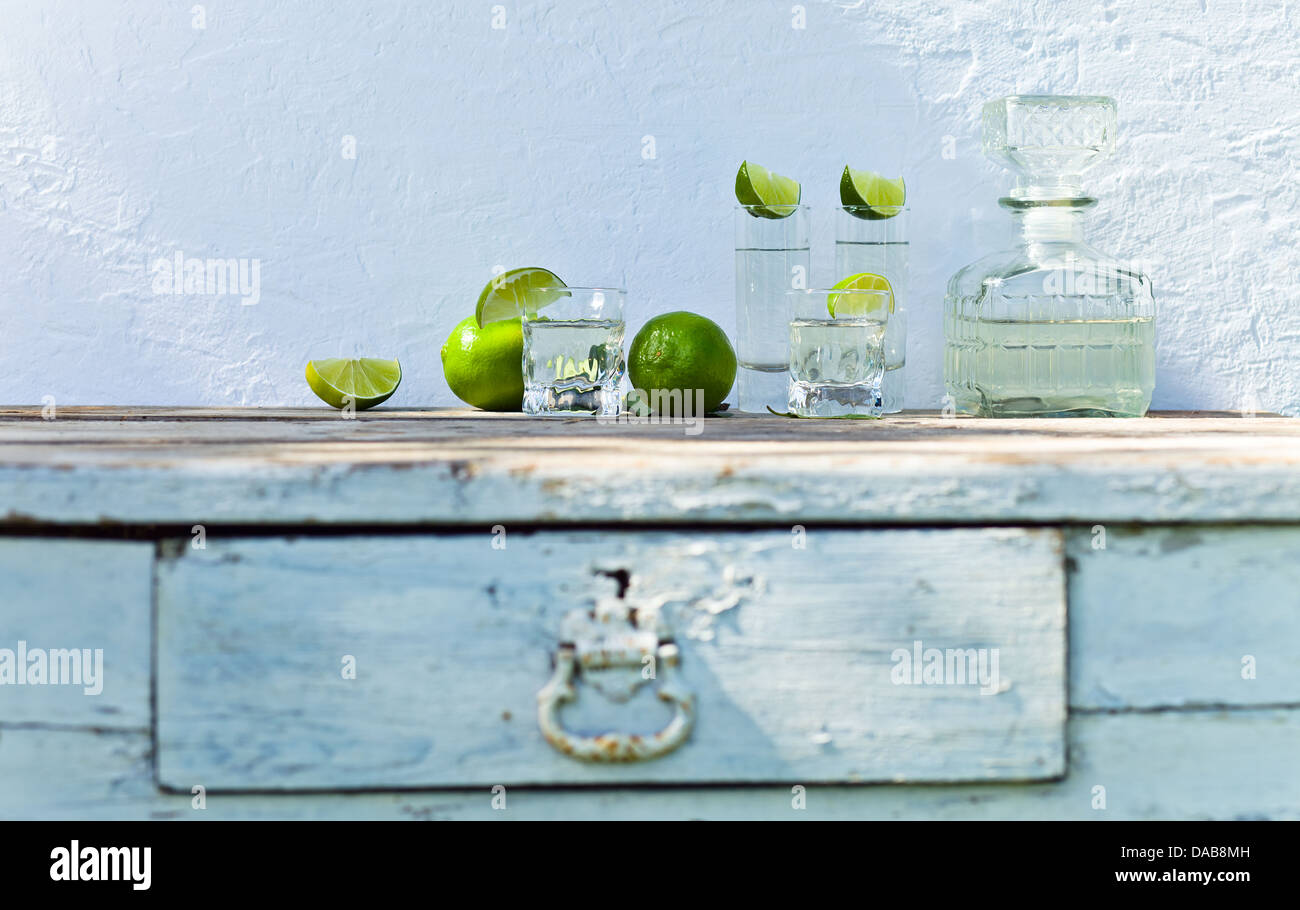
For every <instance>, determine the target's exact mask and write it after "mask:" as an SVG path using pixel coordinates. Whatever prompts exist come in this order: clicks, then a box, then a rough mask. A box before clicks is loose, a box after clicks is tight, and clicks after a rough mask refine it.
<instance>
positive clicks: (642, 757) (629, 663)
mask: <svg viewBox="0 0 1300 910" xmlns="http://www.w3.org/2000/svg"><path fill="white" fill-rule="evenodd" d="M597 613H600V611H597ZM657 622H658V618H657V616H653V617H651V618H644V617H641V618H638V617H637V615H636V611H629V610H626V609H624V610H623V611H622V615H621V616H620V615H619V614H618V612H615V613H614V614H613V615H611V614H608V613H604V614H601V615H600V617H599V618H596V616H593V614H592V613H591V612H588V611H582V613H581V615H576V614H571V615H570V617H569V618H568V619H566V627H567V630H568V631H575V629H576V630H577V631H579V632H585V633H587V634H586V635H584V636H582V637H575V639H571V640H573V641H574V643H573V644H568V643H566V644H562V645H561V646H560V648H559V650H558V651H557V652H556V654H555V673H554V674H552V676H551V679H550V681H549V682H547V684H546V685H545V686H543V687H542V689H541V691H540V692H538V693H537V725H538V727H540V728H541V731H542V736H543V737H545V739H546V741H547V742H548V743H550V744H551V746H553V747H554V748H555V749H556V750H558V751H559V752H562V753H564V754H565V755H567V756H569V757H570V758H574V759H577V760H578V761H587V762H635V761H649V760H650V759H654V758H659V757H660V756H663V755H667V754H668V753H669V752H671V751H673V750H674V749H676V748H677V747H678V746H680V745H681V744H682V743H684V742H686V740H687V739H689V738H690V735H691V730H692V728H693V727H694V726H695V694H694V693H693V692H692V691H691V690H690V689H689V688H687V686H686V685H685V683H684V682H682V680H680V679H679V678H678V674H677V666H678V663H679V662H680V660H681V653H680V652H679V651H678V648H677V645H675V644H673V643H672V642H671V641H663V640H662V639H661V637H660V634H659V633H657V632H655V631H651V630H649V629H647V628H646V626H653V625H654V624H657ZM611 626H612V627H614V628H611ZM593 633H594V634H593ZM648 655H653V656H654V661H655V677H656V681H657V682H658V684H659V685H658V690H657V692H656V694H657V695H658V697H659V699H660V701H665V702H667V703H668V704H670V705H672V706H673V717H672V720H670V721H669V722H668V724H667V725H666V726H665V727H664V728H663V729H662V730H660V731H659V732H658V733H653V734H649V735H641V734H635V733H617V732H609V733H602V734H600V735H598V736H579V735H577V734H574V733H570V732H569V731H568V730H566V729H564V724H563V722H562V721H561V720H560V707H561V706H562V705H564V704H566V703H569V702H574V701H577V698H578V690H577V687H576V686H575V685H574V677H575V675H577V671H578V668H579V667H581V669H582V671H583V678H584V680H589V681H591V682H592V686H593V688H596V689H598V690H600V691H602V692H604V693H605V694H606V695H607V696H608V697H609V698H611V699H612V700H614V701H626V700H628V699H629V698H631V696H632V694H633V693H634V692H635V691H636V690H637V689H638V688H640V686H641V684H642V683H643V682H644V679H642V677H641V668H642V666H643V664H644V663H645V661H644V658H645V657H646V656H648ZM592 671H596V672H595V675H596V676H599V675H600V671H610V672H612V673H619V672H621V673H622V677H621V682H615V683H614V684H613V685H612V687H611V685H610V684H603V685H602V684H601V683H600V682H597V681H594V680H591V678H590V676H589V675H588V674H589V673H591V672H592ZM629 674H632V675H630V676H629ZM629 680H630V681H629Z"/></svg>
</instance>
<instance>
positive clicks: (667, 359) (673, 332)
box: [627, 311, 736, 414]
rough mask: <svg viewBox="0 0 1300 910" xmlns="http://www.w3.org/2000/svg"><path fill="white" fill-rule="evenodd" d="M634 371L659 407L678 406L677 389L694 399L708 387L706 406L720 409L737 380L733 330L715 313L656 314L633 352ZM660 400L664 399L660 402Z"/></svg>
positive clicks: (651, 403) (630, 366) (654, 406)
mask: <svg viewBox="0 0 1300 910" xmlns="http://www.w3.org/2000/svg"><path fill="white" fill-rule="evenodd" d="M627 372H628V377H629V378H630V379H631V380H632V385H633V387H634V388H637V389H640V390H642V391H643V392H645V393H646V395H645V396H643V398H644V399H645V400H646V401H648V403H649V406H650V407H651V408H652V409H655V410H665V411H672V410H675V408H674V407H672V406H671V405H670V404H667V403H669V402H673V401H674V400H675V396H673V394H672V393H673V392H674V390H680V391H681V393H682V397H683V399H686V400H689V401H690V402H691V404H690V405H689V406H688V413H691V414H693V413H694V402H695V390H696V389H703V390H704V411H705V413H709V412H712V411H716V410H717V409H718V407H719V406H720V405H721V404H722V401H723V399H725V398H726V397H727V393H728V392H730V391H731V384H732V383H733V382H735V381H736V352H735V350H734V349H733V348H732V347H731V342H730V341H728V340H727V333H726V332H724V331H722V329H721V328H719V326H718V324H717V323H716V322H714V321H713V320H712V319H706V318H705V317H703V316H699V315H697V314H695V313H686V312H682V311H678V312H675V313H664V314H663V315H661V316H656V317H654V318H653V319H651V320H650V321H649V322H647V323H646V324H645V325H643V326H641V331H639V332H637V333H636V337H635V338H633V339H632V347H631V348H630V349H629V351H628V357H627ZM657 403H658V404H657Z"/></svg>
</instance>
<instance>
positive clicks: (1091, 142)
mask: <svg viewBox="0 0 1300 910" xmlns="http://www.w3.org/2000/svg"><path fill="white" fill-rule="evenodd" d="M1115 125H1116V118H1115V102H1114V101H1113V100H1112V99H1110V98H1102V97H1095V96H1065V95H1017V96H1012V97H1010V98H1003V99H1001V100H998V101H990V102H989V103H988V104H986V105H984V154H986V155H987V156H988V157H989V158H991V159H993V160H994V161H997V162H998V163H1000V164H1002V165H1003V166H1005V167H1006V168H1008V169H1009V170H1012V171H1014V172H1016V173H1017V178H1018V179H1017V182H1016V185H1015V187H1014V188H1013V189H1012V190H1011V193H1010V195H1008V196H1005V197H1003V198H1002V199H999V200H998V202H999V204H1000V205H1001V206H1002V207H1003V208H1005V209H1006V210H1008V211H1009V212H1011V214H1012V216H1013V217H1014V218H1015V219H1016V221H1017V222H1019V228H1020V239H1019V242H1018V243H1017V245H1016V246H1015V247H1014V248H1012V249H1010V250H1006V251H1004V252H1000V253H994V254H992V255H990V256H985V257H984V258H983V259H980V260H978V261H976V262H973V263H971V264H970V265H968V266H966V267H965V268H964V269H962V270H961V271H959V272H957V274H955V275H953V276H952V278H951V280H949V282H948V293H947V297H946V299H945V303H944V338H945V346H944V381H945V384H946V386H947V390H948V394H949V395H950V396H951V398H952V402H953V404H954V405H955V406H956V409H957V410H958V411H960V412H962V413H966V414H974V415H976V416H980V417H1141V416H1142V415H1143V414H1145V413H1146V411H1147V408H1148V407H1149V406H1150V404H1151V393H1152V391H1153V390H1154V388H1155V300H1154V298H1153V296H1152V293H1151V282H1150V281H1148V280H1147V277H1146V276H1145V275H1143V274H1141V273H1140V272H1138V271H1136V270H1134V269H1133V268H1130V267H1129V266H1127V265H1125V264H1123V263H1121V262H1120V261H1119V260H1116V259H1112V258H1111V257H1109V256H1106V255H1105V254H1103V253H1101V252H1099V251H1098V250H1096V249H1095V248H1093V247H1092V246H1090V245H1089V244H1088V243H1086V242H1085V241H1084V239H1083V217H1084V212H1085V211H1086V210H1087V209H1089V208H1091V207H1092V206H1093V205H1095V204H1096V202H1097V200H1096V199H1094V198H1092V197H1091V196H1087V195H1085V194H1084V192H1083V188H1082V184H1081V181H1080V175H1081V174H1082V173H1083V172H1084V171H1085V170H1086V169H1088V168H1089V167H1092V166H1093V165H1094V164H1096V163H1097V162H1098V161H1100V160H1101V159H1103V158H1105V157H1106V156H1107V155H1109V154H1110V153H1111V152H1112V151H1113V150H1114V148H1115Z"/></svg>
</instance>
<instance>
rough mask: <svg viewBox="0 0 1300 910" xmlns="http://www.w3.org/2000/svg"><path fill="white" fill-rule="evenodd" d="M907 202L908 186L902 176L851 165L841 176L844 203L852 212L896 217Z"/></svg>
mask: <svg viewBox="0 0 1300 910" xmlns="http://www.w3.org/2000/svg"><path fill="white" fill-rule="evenodd" d="M906 202H907V187H906V186H904V185H903V178H902V177H895V178H894V179H893V180H889V179H886V178H885V177H881V176H880V175H879V174H873V173H872V172H871V171H855V170H853V168H851V167H848V166H847V165H846V166H845V168H844V175H843V176H842V177H840V204H841V205H843V206H844V208H846V209H848V212H849V214H850V215H855V216H857V217H858V218H866V219H868V220H871V221H878V220H880V219H882V218H893V217H894V216H895V215H897V214H898V213H899V212H901V211H902V210H903V205H904V203H906Z"/></svg>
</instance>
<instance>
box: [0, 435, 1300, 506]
mask: <svg viewBox="0 0 1300 910" xmlns="http://www.w3.org/2000/svg"><path fill="white" fill-rule="evenodd" d="M328 413H329V412H324V414H325V415H328ZM129 414H130V411H129V409H128V410H125V411H123V417H122V418H121V419H118V420H117V421H112V420H109V419H107V417H108V416H109V415H108V414H107V413H106V414H101V415H99V417H98V418H97V419H75V418H73V417H70V416H68V417H60V418H58V419H57V420H53V421H41V420H39V419H32V418H31V417H30V416H26V417H23V418H6V419H0V523H7V524H9V525H11V526H22V525H24V524H30V523H53V524H99V523H112V524H173V525H175V524H182V525H184V524H192V523H204V524H219V523H226V524H289V523H304V522H312V523H322V524H387V523H392V524H435V525H492V524H496V523H509V522H514V523H547V522H553V521H565V522H599V523H611V522H662V523H683V524H693V523H699V522H703V521H707V522H729V523H730V522H737V523H768V524H773V523H783V522H787V521H789V522H794V521H800V522H814V521H822V522H850V523H861V524H935V523H941V524H986V523H1021V522H1029V523H1039V522H1044V523H1046V522H1075V523H1092V522H1095V521H1109V522H1123V521H1134V522H1219V521H1249V520H1254V521H1293V522H1296V521H1300V420H1293V419H1282V418H1279V419H1271V418H1270V419H1259V420H1242V419H1211V418H1162V419H1153V420H1129V421H1123V420H1111V421H1106V420H1043V421H1027V420H1024V421H981V420H969V419H951V420H949V419H943V418H938V417H901V418H890V419H888V420H881V421H808V420H802V421H797V420H785V419H781V418H759V417H748V416H744V417H742V416H733V417H725V418H713V419H709V420H707V421H706V422H705V423H704V424H703V426H702V428H701V430H702V432H701V433H700V435H698V436H693V435H688V434H686V433H685V432H684V430H683V428H682V427H680V426H678V427H673V426H635V425H617V426H602V425H600V424H599V423H598V422H596V421H594V420H564V421H545V420H535V419H527V418H522V417H519V416H517V415H507V416H501V417H487V416H482V415H480V416H474V417H469V416H464V415H463V414H458V413H452V414H450V415H449V414H445V413H442V412H427V413H422V412H398V414H393V415H385V416H383V417H378V418H376V417H373V416H369V415H368V414H367V413H366V412H363V414H362V415H360V416H359V417H358V419H356V420H341V419H338V418H337V417H333V418H331V417H328V416H321V414H322V412H320V411H310V410H307V411H298V412H286V416H283V417H281V418H278V419H261V418H260V417H258V418H252V417H244V416H239V417H231V418H229V419H226V418H222V419H215V418H214V419H203V418H198V417H194V418H190V417H186V418H184V419H179V418H177V417H176V415H175V414H174V413H173V414H170V415H169V416H168V417H159V418H157V419H154V418H132V417H129V416H128V415H129ZM300 415H313V416H300Z"/></svg>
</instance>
